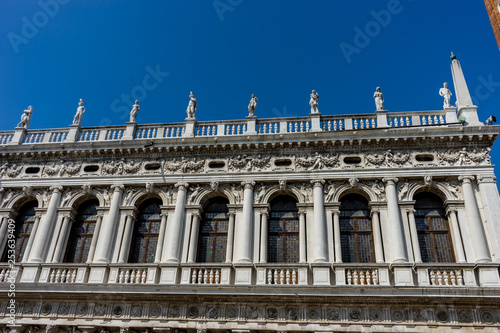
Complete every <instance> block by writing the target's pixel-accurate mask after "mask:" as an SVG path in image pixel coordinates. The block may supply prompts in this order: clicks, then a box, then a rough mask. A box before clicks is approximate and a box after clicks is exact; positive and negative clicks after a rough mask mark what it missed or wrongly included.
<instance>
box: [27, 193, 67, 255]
mask: <svg viewBox="0 0 500 333" xmlns="http://www.w3.org/2000/svg"><path fill="white" fill-rule="evenodd" d="M50 189H51V190H52V195H51V197H50V202H49V207H48V208H47V213H46V215H45V217H44V218H43V219H42V220H41V222H40V224H39V226H38V230H37V233H36V235H34V236H35V240H34V241H33V246H32V248H31V253H30V254H29V259H28V262H34V263H41V262H43V260H44V259H43V258H44V256H45V251H46V250H47V245H48V241H47V240H48V239H50V238H51V233H52V231H53V230H52V229H53V228H54V221H55V220H56V215H57V206H59V200H60V199H61V191H62V189H63V188H62V186H53V187H51V188H50ZM30 238H31V237H30Z"/></svg>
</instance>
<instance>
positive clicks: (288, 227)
mask: <svg viewBox="0 0 500 333" xmlns="http://www.w3.org/2000/svg"><path fill="white" fill-rule="evenodd" d="M270 207H271V210H270V212H269V221H268V226H269V238H268V258H267V260H268V262H277V263H282V262H286V263H295V262H299V219H298V210H297V201H296V200H295V199H294V198H293V197H291V196H286V195H281V196H278V197H276V198H274V199H273V200H272V201H271V203H270Z"/></svg>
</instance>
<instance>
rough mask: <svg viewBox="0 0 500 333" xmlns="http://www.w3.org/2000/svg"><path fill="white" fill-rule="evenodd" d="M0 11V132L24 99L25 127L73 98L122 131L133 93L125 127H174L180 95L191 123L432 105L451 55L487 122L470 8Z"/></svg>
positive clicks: (334, 4) (78, 4) (116, 3)
mask: <svg viewBox="0 0 500 333" xmlns="http://www.w3.org/2000/svg"><path fill="white" fill-rule="evenodd" d="M398 3H399V4H398ZM54 4H57V6H55V5H54ZM387 13H389V15H387ZM0 17H1V22H2V24H1V25H0V66H1V67H0V102H1V108H0V115H1V118H0V119H1V122H0V130H12V129H14V127H15V125H16V124H17V123H18V122H19V121H20V116H21V114H22V112H23V110H24V109H25V108H26V107H27V106H28V105H33V108H34V112H33V118H32V120H31V126H30V128H31V129H39V128H60V127H67V126H68V125H69V124H70V123H71V122H72V119H73V115H74V113H75V111H76V107H77V102H78V100H79V98H83V99H84V100H85V101H86V103H87V104H86V110H87V112H86V113H85V115H84V117H83V122H82V126H98V125H106V124H113V125H123V124H124V123H125V121H128V113H129V111H130V109H131V104H130V103H129V102H124V101H126V100H128V99H130V100H131V99H134V98H139V99H140V105H141V111H140V112H139V114H138V116H137V122H138V123H140V124H147V123H162V122H181V121H183V120H184V118H185V116H186V113H185V110H186V106H187V103H188V101H189V98H188V95H189V91H191V90H192V91H193V92H194V93H195V95H196V98H197V100H198V110H197V113H196V118H197V119H198V120H199V121H202V120H221V119H244V118H245V116H247V114H248V111H247V105H248V101H249V98H250V95H251V94H252V93H254V94H256V95H257V97H258V98H259V103H258V106H257V111H256V115H257V116H258V117H260V118H269V117H282V116H307V115H308V114H309V110H310V108H309V105H308V102H309V94H310V92H311V90H312V89H316V90H317V91H318V93H319V95H320V96H321V97H320V105H319V109H320V112H321V113H322V114H323V115H331V114H349V113H373V112H374V110H375V105H374V101H373V92H374V91H375V88H376V87H377V86H381V87H382V91H383V93H384V97H385V108H387V109H388V110H389V112H397V111H414V110H439V109H441V108H442V104H443V102H442V98H441V97H440V96H439V95H438V90H439V88H440V87H441V86H442V83H443V82H444V81H447V82H450V87H451V88H453V87H452V86H453V85H452V84H451V82H452V78H451V71H450V58H449V55H450V52H451V51H453V52H454V53H455V54H457V56H458V60H459V61H460V62H461V64H462V68H463V69H464V73H465V77H466V79H467V82H468V85H469V89H470V91H471V95H473V96H475V102H476V104H477V105H478V107H479V111H478V112H479V118H480V120H482V121H484V120H485V119H486V118H487V117H488V116H489V115H490V114H496V116H497V118H498V119H499V120H500V107H499V106H500V65H499V64H500V52H499V50H498V47H497V45H496V42H495V39H494V35H493V32H492V29H491V26H490V22H489V20H488V15H487V13H486V9H485V6H484V3H483V1H482V0H475V1H456V0H442V1H428V0H419V1H415V0H414V1H411V0H400V1H397V0H384V1H373V0H371V1H368V0H357V1H352V0H344V1H340V0H337V1H327V0H321V1H320V0H317V1H315V0H309V1H305V0H302V1H297V0H286V1H263V0H216V1H213V0H196V1H195V0H184V1H170V0H148V1H132V0H107V1H102V0H99V1H98V0H41V1H34V0H25V1H19V0H2V1H1V3H0ZM377 18H378V20H379V21H380V22H377ZM367 29H368V34H369V36H368V39H365V40H362V39H359V38H358V39H356V36H357V35H358V34H359V32H357V31H362V32H365V33H366V31H367ZM358 37H359V36H358ZM342 45H343V46H344V47H348V46H346V45H350V46H352V47H353V48H354V47H355V48H356V52H352V53H350V54H349V55H348V56H346V54H345V53H346V52H347V51H346V52H343V51H342V48H341V46H342ZM351 51H352V49H351ZM151 72H153V73H155V74H154V75H151V74H150V73H151ZM155 76H156V80H155V79H154V77H155ZM488 81H489V82H490V83H488ZM485 82H486V84H485ZM452 91H453V89H452ZM127 95H128V96H130V97H128V98H127V97H126V96H127ZM123 96H125V97H123ZM452 102H453V103H454V98H452ZM497 145H498V144H496V145H495V147H494V149H493V151H494V153H493V162H494V163H497V164H498V163H500V147H497Z"/></svg>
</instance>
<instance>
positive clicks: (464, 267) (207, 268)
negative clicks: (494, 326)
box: [0, 263, 500, 288]
mask: <svg viewBox="0 0 500 333" xmlns="http://www.w3.org/2000/svg"><path fill="white" fill-rule="evenodd" d="M25 266H26V267H25ZM499 266H500V265H497V266H495V268H493V270H494V269H496V270H498V269H499ZM238 268H239V266H236V265H235V266H233V264H230V263H226V264H192V263H191V264H185V263H184V264H180V265H179V266H173V267H172V266H163V264H109V265H107V266H104V267H103V266H102V265H96V266H95V267H94V266H93V265H92V264H90V265H87V264H77V265H70V266H68V265H66V264H41V265H39V266H33V265H29V264H26V265H25V264H16V265H15V266H14V268H13V269H12V270H11V268H10V267H8V266H7V265H3V267H0V283H10V282H13V281H12V278H11V276H13V277H14V280H15V281H16V282H19V283H41V284H43V283H46V284H81V283H89V284H93V283H100V284H116V283H118V284H129V285H134V284H141V285H142V284H159V283H167V284H178V283H179V284H181V285H199V286H202V285H206V286H212V285H238V284H240V282H239V281H238V277H237V275H238V274H237V269H238ZM316 268H317V267H316V266H314V265H311V264H308V263H298V264H271V263H269V264H265V263H264V264H263V263H257V264H254V265H252V266H246V267H244V269H246V270H247V272H249V275H248V276H249V278H248V280H246V281H247V282H241V284H255V285H269V286H271V285H272V286H276V287H279V286H294V285H302V286H304V285H315V283H316V282H315V281H316V278H315V277H314V276H315V275H314V274H315V269H316ZM320 268H321V269H322V271H321V273H320V274H322V275H321V279H322V281H323V282H321V285H325V282H324V281H325V280H324V277H325V273H326V272H328V271H330V273H328V274H330V275H331V276H332V278H333V277H334V278H333V279H332V280H331V281H330V279H328V280H327V281H330V282H327V285H331V286H349V287H356V286H359V287H369V286H377V287H390V286H399V285H401V282H399V281H398V277H397V274H398V273H397V272H396V271H395V270H401V269H402V268H403V269H404V270H406V271H405V273H404V274H403V276H404V279H405V281H406V282H404V284H403V285H404V286H418V287H440V288H448V287H468V288H473V287H480V286H483V285H484V284H485V283H491V282H490V280H487V281H485V280H484V279H483V281H480V279H481V277H480V276H481V269H482V268H481V267H479V266H477V265H475V264H468V263H465V264H447V265H439V264H422V263H419V264H413V265H412V264H408V265H404V267H403V266H401V265H399V266H397V267H395V268H394V267H392V265H391V264H388V263H367V264H348V263H344V264H342V263H340V264H332V265H331V266H326V268H327V270H326V271H325V270H324V269H325V267H320ZM93 269H97V271H96V272H97V273H96V274H92V272H93ZM169 269H170V270H169ZM172 269H173V270H176V271H178V272H180V275H178V273H175V274H174V276H178V277H177V278H176V279H174V280H169V279H170V278H171V276H173V275H171V274H172V272H173V271H172ZM485 269H487V270H488V273H487V274H489V275H487V276H488V278H490V277H491V276H492V275H491V274H492V273H491V272H492V264H490V265H489V266H487V267H485ZM18 272H20V274H18ZM24 273H26V274H24ZM245 274H246V273H245ZM18 275H19V276H18ZM413 275H414V277H411V278H410V280H408V278H409V276H413ZM96 276H97V277H98V279H97V280H96ZM476 276H479V280H478V278H477V277H476ZM162 281H163V282H162ZM167 281H169V282H167ZM242 281H243V280H242ZM250 281H251V282H250ZM495 286H496V285H495Z"/></svg>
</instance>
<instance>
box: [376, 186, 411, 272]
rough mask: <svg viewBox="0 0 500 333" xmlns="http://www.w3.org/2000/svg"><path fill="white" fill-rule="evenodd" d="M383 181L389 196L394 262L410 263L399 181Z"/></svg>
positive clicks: (388, 208)
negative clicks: (401, 209) (397, 186)
mask: <svg viewBox="0 0 500 333" xmlns="http://www.w3.org/2000/svg"><path fill="white" fill-rule="evenodd" d="M382 181H383V182H384V183H385V193H386V195H387V215H388V216H387V217H388V219H389V221H388V222H389V223H388V225H389V229H390V230H391V237H390V239H391V251H392V258H393V262H396V263H397V262H403V263H404V262H408V254H407V253H406V246H405V234H404V230H403V221H402V220H401V212H400V210H399V204H398V194H397V190H396V184H397V182H398V179H397V178H384V179H382Z"/></svg>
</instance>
